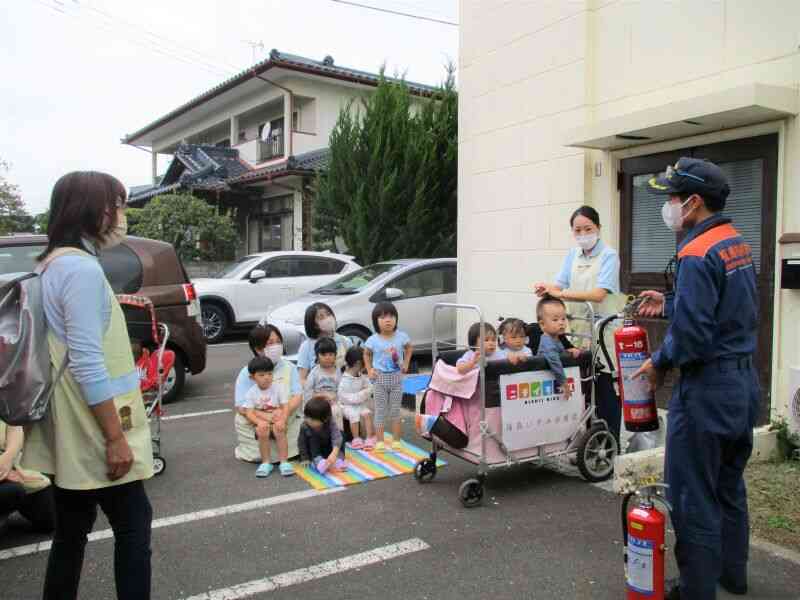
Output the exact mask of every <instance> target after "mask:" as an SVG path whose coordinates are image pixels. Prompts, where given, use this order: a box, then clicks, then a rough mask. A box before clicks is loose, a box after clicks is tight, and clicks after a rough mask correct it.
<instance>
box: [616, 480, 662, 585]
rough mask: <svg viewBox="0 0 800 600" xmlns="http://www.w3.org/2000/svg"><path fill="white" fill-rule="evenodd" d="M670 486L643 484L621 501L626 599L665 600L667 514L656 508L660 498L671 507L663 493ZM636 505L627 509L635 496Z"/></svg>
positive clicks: (660, 500)
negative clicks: (656, 502) (643, 485)
mask: <svg viewBox="0 0 800 600" xmlns="http://www.w3.org/2000/svg"><path fill="white" fill-rule="evenodd" d="M666 487H667V486H666V485H664V484H656V485H650V486H646V487H643V488H641V489H639V490H637V491H635V492H632V493H630V494H628V495H626V496H625V499H624V500H623V502H622V537H623V553H624V560H625V581H626V587H627V600H664V557H665V553H666V549H667V548H666V546H665V545H664V532H665V529H666V517H665V516H664V514H663V513H662V512H661V511H660V510H658V509H657V508H656V507H655V504H654V502H655V501H658V502H660V503H662V504H663V505H664V507H665V508H666V509H667V511H668V512H672V507H671V506H670V504H669V502H667V500H665V499H664V498H663V497H662V496H661V494H660V492H661V490H663V489H664V488H666ZM634 496H636V498H637V500H636V504H635V506H633V507H632V508H631V509H630V510H628V504H629V501H630V499H631V498H632V497H634Z"/></svg>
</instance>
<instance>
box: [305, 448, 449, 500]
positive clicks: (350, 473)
mask: <svg viewBox="0 0 800 600" xmlns="http://www.w3.org/2000/svg"><path fill="white" fill-rule="evenodd" d="M402 444H403V447H402V449H400V450H398V451H395V450H391V436H389V435H387V436H386V452H375V451H374V450H353V449H352V448H351V447H350V446H347V449H346V451H345V455H346V457H347V465H348V469H347V471H343V472H340V473H325V474H324V475H321V474H320V473H318V472H317V470H316V469H314V468H312V467H301V466H300V465H299V464H295V465H294V472H295V473H296V474H297V476H298V477H300V478H301V479H303V480H305V481H307V482H308V483H309V484H310V485H311V487H313V488H314V489H315V490H324V489H327V488H331V487H341V486H345V485H353V484H355V483H363V482H365V481H372V480H373V479H384V478H386V477H396V476H397V475H405V474H407V473H412V472H413V471H414V466H415V465H416V464H417V462H418V461H420V460H422V459H423V458H428V453H427V452H425V451H424V450H422V449H421V448H418V447H417V446H415V445H414V444H409V443H408V442H407V441H405V440H403V442H402ZM446 464H447V463H446V462H444V461H443V460H441V459H437V461H436V465H437V466H439V467H442V466H444V465H446Z"/></svg>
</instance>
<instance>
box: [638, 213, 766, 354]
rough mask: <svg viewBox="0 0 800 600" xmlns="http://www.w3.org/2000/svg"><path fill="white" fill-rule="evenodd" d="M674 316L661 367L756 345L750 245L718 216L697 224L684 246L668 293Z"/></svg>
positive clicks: (750, 349) (742, 351)
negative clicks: (671, 287) (672, 284)
mask: <svg viewBox="0 0 800 600" xmlns="http://www.w3.org/2000/svg"><path fill="white" fill-rule="evenodd" d="M665 314H666V316H667V317H668V318H670V324H669V328H668V329H667V335H666V337H665V338H664V343H663V344H662V346H661V348H659V350H658V351H657V352H656V353H655V354H653V364H654V365H655V366H656V367H658V368H659V369H668V368H670V367H683V366H687V365H691V364H693V363H706V362H709V361H712V360H714V359H716V358H720V357H732V356H748V355H751V354H753V352H754V351H755V349H756V338H757V327H758V296H757V290H756V275H755V268H754V266H753V255H752V252H751V250H750V246H749V245H748V244H746V243H745V242H744V240H743V239H742V236H741V235H740V234H739V232H738V231H736V229H735V228H734V227H733V226H732V225H731V224H730V219H726V218H724V217H722V216H719V215H715V216H712V217H709V218H708V219H706V220H705V221H703V222H702V223H699V224H698V225H696V226H695V227H693V228H692V229H691V230H690V231H689V233H688V234H687V235H686V237H685V238H684V240H683V241H682V242H681V244H680V246H679V247H678V264H677V266H676V268H675V293H674V296H667V298H666V304H665Z"/></svg>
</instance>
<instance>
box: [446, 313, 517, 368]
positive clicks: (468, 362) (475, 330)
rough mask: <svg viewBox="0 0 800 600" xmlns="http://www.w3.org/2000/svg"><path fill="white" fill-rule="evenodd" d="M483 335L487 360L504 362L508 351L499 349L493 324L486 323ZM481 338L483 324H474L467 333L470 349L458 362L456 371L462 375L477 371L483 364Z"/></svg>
mask: <svg viewBox="0 0 800 600" xmlns="http://www.w3.org/2000/svg"><path fill="white" fill-rule="evenodd" d="M483 333H484V338H483V351H484V353H485V355H486V360H487V361H490V360H503V359H504V358H506V351H505V350H501V349H499V348H498V347H497V330H496V329H495V328H494V326H493V325H492V324H491V323H484V324H483ZM480 336H481V324H480V323H473V324H472V325H470V328H469V331H467V344H469V347H470V349H469V350H467V351H466V352H465V353H464V354H463V355H462V356H461V358H459V359H458V362H456V369H457V370H458V372H459V373H460V374H461V375H466V374H467V373H469V372H470V371H472V369H477V368H478V366H479V365H480V363H481V350H480V342H479V340H480Z"/></svg>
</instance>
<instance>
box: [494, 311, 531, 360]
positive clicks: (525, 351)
mask: <svg viewBox="0 0 800 600" xmlns="http://www.w3.org/2000/svg"><path fill="white" fill-rule="evenodd" d="M498 333H499V334H500V335H501V336H502V337H503V345H502V346H501V349H503V350H505V354H506V356H505V358H507V359H508V362H510V363H511V364H512V365H516V364H517V363H520V362H522V361H523V360H525V359H527V358H531V357H532V356H533V352H531V349H530V348H528V347H527V346H526V345H525V338H526V337H527V334H526V333H525V321H523V320H522V319H514V318H510V319H506V320H505V321H503V322H502V323H501V324H500V330H499V331H498Z"/></svg>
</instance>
